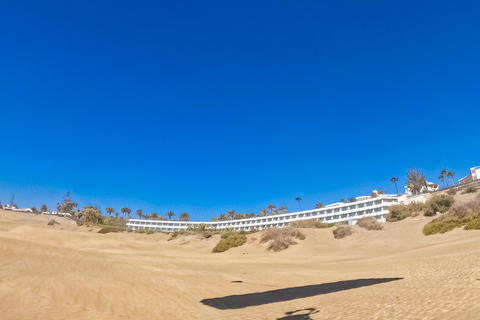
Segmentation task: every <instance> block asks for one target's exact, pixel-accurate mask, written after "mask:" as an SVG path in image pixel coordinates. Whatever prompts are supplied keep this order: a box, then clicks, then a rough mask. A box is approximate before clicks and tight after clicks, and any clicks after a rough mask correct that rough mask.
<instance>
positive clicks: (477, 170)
mask: <svg viewBox="0 0 480 320" xmlns="http://www.w3.org/2000/svg"><path fill="white" fill-rule="evenodd" d="M477 179H480V166H477V167H473V168H470V174H469V175H468V176H466V177H465V178H462V179H459V180H458V182H460V183H461V184H464V183H469V182H472V181H475V180H477Z"/></svg>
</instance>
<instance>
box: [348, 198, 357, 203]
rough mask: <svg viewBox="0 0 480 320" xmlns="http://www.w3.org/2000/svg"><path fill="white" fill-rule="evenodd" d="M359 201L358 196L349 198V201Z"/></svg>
mask: <svg viewBox="0 0 480 320" xmlns="http://www.w3.org/2000/svg"><path fill="white" fill-rule="evenodd" d="M355 201H357V198H348V202H355Z"/></svg>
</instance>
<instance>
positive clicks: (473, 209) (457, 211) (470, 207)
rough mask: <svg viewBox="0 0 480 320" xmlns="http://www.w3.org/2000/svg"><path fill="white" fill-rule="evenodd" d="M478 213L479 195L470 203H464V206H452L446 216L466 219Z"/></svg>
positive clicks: (479, 208) (479, 207) (479, 206)
mask: <svg viewBox="0 0 480 320" xmlns="http://www.w3.org/2000/svg"><path fill="white" fill-rule="evenodd" d="M479 212H480V194H479V195H477V196H476V197H475V199H473V200H472V201H469V202H466V203H464V204H459V205H454V206H453V207H452V208H450V210H449V211H448V214H453V215H455V216H459V217H466V216H471V215H475V214H477V213H479Z"/></svg>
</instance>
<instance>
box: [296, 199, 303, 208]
mask: <svg viewBox="0 0 480 320" xmlns="http://www.w3.org/2000/svg"><path fill="white" fill-rule="evenodd" d="M295 201H298V207H299V208H300V209H301V208H302V206H301V205H300V201H302V198H300V197H297V198H296V199H295Z"/></svg>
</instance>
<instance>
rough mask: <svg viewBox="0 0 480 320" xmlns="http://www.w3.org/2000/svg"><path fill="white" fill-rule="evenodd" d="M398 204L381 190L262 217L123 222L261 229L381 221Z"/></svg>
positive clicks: (167, 228) (162, 227)
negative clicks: (302, 223) (299, 223)
mask: <svg viewBox="0 0 480 320" xmlns="http://www.w3.org/2000/svg"><path fill="white" fill-rule="evenodd" d="M395 204H398V199H397V196H396V195H387V194H382V195H379V196H378V197H376V198H371V197H369V196H365V197H358V198H357V201H355V202H345V203H334V204H331V205H328V206H326V207H323V208H321V209H314V210H307V211H300V212H294V213H285V214H278V215H271V216H264V217H255V218H249V219H241V220H229V221H215V222H213V221H212V222H192V221H170V220H163V221H160V220H138V219H130V220H129V221H128V223H127V226H128V227H130V228H131V229H132V230H139V229H145V230H153V231H162V232H172V231H181V230H186V229H187V228H188V227H189V226H194V225H199V224H202V223H203V224H206V225H207V226H208V227H210V228H214V229H217V230H222V229H227V228H231V229H234V230H238V231H241V230H243V231H250V230H253V229H257V230H261V229H265V228H269V227H272V228H282V227H285V226H287V225H288V223H290V222H293V221H300V220H308V219H317V220H320V221H322V222H324V223H335V222H341V221H348V224H355V223H356V222H357V219H359V218H363V217H375V218H376V219H377V220H379V221H382V222H384V221H385V217H386V216H387V215H388V213H389V209H390V206H392V205H395Z"/></svg>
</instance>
